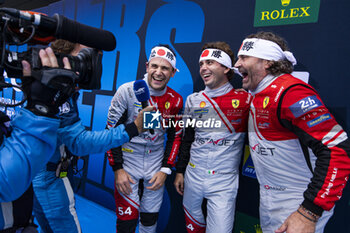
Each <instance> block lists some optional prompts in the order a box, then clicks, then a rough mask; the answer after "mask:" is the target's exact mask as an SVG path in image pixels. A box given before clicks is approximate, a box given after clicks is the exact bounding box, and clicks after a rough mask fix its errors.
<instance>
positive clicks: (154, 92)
mask: <svg viewBox="0 0 350 233" xmlns="http://www.w3.org/2000/svg"><path fill="white" fill-rule="evenodd" d="M147 77H148V73H146V74H145V75H144V78H143V80H144V81H145V82H146V83H147V86H148V89H149V94H150V95H151V96H162V95H164V94H165V92H166V90H167V88H168V87H167V86H165V88H164V89H163V90H161V91H157V90H154V89H153V88H152V87H151V86H150V85H149V84H148V78H147Z"/></svg>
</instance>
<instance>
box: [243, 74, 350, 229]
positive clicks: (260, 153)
mask: <svg viewBox="0 0 350 233" xmlns="http://www.w3.org/2000/svg"><path fill="white" fill-rule="evenodd" d="M252 94H253V100H252V103H251V110H250V115H249V126H248V131H249V145H250V152H251V155H252V159H253V162H254V166H255V170H256V174H257V178H258V181H259V184H260V223H261V227H262V230H263V232H273V231H274V230H276V229H278V228H279V227H280V225H281V224H282V223H283V222H284V221H285V219H286V218H287V217H288V216H289V215H290V214H291V213H292V212H294V211H296V210H297V209H298V207H299V205H300V204H302V205H303V206H304V207H305V208H307V209H309V210H310V211H312V212H313V213H315V214H317V215H321V214H322V213H323V215H322V217H321V218H320V220H319V221H318V223H317V225H316V232H323V228H324V227H325V225H326V223H327V221H328V219H329V218H330V217H331V215H332V213H333V212H332V208H333V206H334V203H335V201H337V200H338V199H340V197H341V195H342V191H343V188H344V187H345V184H346V182H347V180H348V176H349V173H350V158H349V154H350V142H349V139H348V137H347V134H346V132H345V131H344V130H343V129H342V127H341V126H340V125H339V124H338V123H337V122H336V120H335V119H334V116H333V115H332V114H331V113H330V112H329V111H328V109H327V108H326V107H325V105H324V104H323V102H322V101H321V99H320V97H319V95H318V94H317V93H316V91H315V90H314V89H313V88H312V87H311V86H310V85H308V84H306V83H305V82H303V81H301V80H299V79H297V78H295V77H293V76H291V75H289V74H284V75H281V76H279V77H273V76H271V75H268V76H266V77H265V78H264V79H263V81H262V82H261V83H259V85H258V87H257V89H256V90H255V91H253V92H252ZM324 210H326V211H325V212H323V211H324Z"/></svg>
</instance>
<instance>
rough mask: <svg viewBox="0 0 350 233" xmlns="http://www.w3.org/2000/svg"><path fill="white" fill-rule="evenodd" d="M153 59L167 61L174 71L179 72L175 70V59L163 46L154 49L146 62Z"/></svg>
mask: <svg viewBox="0 0 350 233" xmlns="http://www.w3.org/2000/svg"><path fill="white" fill-rule="evenodd" d="M155 57H160V58H163V59H165V60H167V61H168V62H169V63H170V64H171V66H172V67H173V68H174V69H175V70H176V71H179V70H178V69H177V68H176V57H175V55H174V54H173V52H171V50H170V49H168V48H166V47H163V46H156V47H154V48H153V49H152V51H151V54H150V55H149V58H148V61H150V60H151V59H152V58H155Z"/></svg>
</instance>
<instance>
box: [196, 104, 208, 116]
mask: <svg viewBox="0 0 350 233" xmlns="http://www.w3.org/2000/svg"><path fill="white" fill-rule="evenodd" d="M203 103H204V102H203ZM208 112H209V109H207V108H205V109H197V110H194V114H207V113H208Z"/></svg>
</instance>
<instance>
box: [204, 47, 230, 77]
mask: <svg viewBox="0 0 350 233" xmlns="http://www.w3.org/2000/svg"><path fill="white" fill-rule="evenodd" d="M205 49H220V50H222V51H224V52H225V53H227V54H228V55H229V56H230V58H231V63H232V64H231V66H232V67H233V65H234V64H235V55H234V53H233V52H232V50H231V47H230V46H229V45H228V44H227V43H226V42H223V41H216V42H208V43H205V44H204V45H203V47H202V51H204V50H205ZM222 66H224V65H222ZM224 67H226V66H224ZM226 75H227V78H228V79H229V80H230V79H231V78H232V77H233V75H234V71H233V70H230V71H229V72H228V73H227V74H226Z"/></svg>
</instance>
